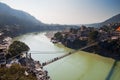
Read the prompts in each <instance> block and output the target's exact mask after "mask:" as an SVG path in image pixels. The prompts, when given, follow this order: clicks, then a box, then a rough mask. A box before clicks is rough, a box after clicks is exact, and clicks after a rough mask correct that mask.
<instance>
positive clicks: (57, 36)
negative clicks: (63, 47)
mask: <svg viewBox="0 0 120 80" xmlns="http://www.w3.org/2000/svg"><path fill="white" fill-rule="evenodd" d="M54 37H55V38H56V39H57V40H59V41H61V40H62V39H63V36H62V34H61V32H57V33H55V35H54Z"/></svg>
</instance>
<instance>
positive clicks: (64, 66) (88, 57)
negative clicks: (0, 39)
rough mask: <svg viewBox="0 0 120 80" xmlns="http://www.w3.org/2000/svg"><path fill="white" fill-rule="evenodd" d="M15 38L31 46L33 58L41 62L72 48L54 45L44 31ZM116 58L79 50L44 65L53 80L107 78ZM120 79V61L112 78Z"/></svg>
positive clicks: (102, 79)
mask: <svg viewBox="0 0 120 80" xmlns="http://www.w3.org/2000/svg"><path fill="white" fill-rule="evenodd" d="M15 40H20V41H22V42H25V43H26V44H27V45H28V46H29V47H30V52H31V53H32V58H33V59H35V60H39V61H40V62H41V63H42V62H45V61H48V60H50V59H53V58H55V57H57V56H61V55H63V54H67V53H68V52H69V51H71V49H68V48H66V47H64V46H62V45H54V44H53V43H51V42H50V39H48V38H47V37H46V36H45V32H44V33H29V34H25V35H22V36H19V37H16V38H15ZM113 63H114V60H113V59H111V58H106V57H102V56H99V55H97V54H91V53H87V52H83V51H79V52H77V53H75V54H72V55H70V56H67V57H65V58H63V59H60V60H58V61H56V62H54V63H51V64H49V65H47V66H45V67H44V69H46V70H47V71H48V72H49V75H50V77H51V78H52V80H106V77H107V76H108V74H109V72H110V70H111V67H112V65H113ZM119 79H120V62H118V63H117V65H116V67H115V70H114V72H113V75H112V76H111V80H119Z"/></svg>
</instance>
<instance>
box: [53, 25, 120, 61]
mask: <svg viewBox="0 0 120 80" xmlns="http://www.w3.org/2000/svg"><path fill="white" fill-rule="evenodd" d="M51 41H52V42H53V43H61V44H63V45H64V46H66V47H69V48H72V49H80V48H82V47H84V46H86V45H89V44H91V43H94V42H100V43H99V44H98V45H96V46H92V47H91V48H88V49H85V50H84V51H87V52H93V53H97V54H100V55H102V56H106V57H112V58H114V59H120V54H118V53H119V52H120V50H119V48H120V44H119V42H120V23H114V24H108V25H104V26H102V27H100V28H95V27H86V26H84V25H82V26H81V27H80V28H71V29H67V30H64V31H60V32H56V33H55V34H54V36H53V37H52V38H51Z"/></svg>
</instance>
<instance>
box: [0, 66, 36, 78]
mask: <svg viewBox="0 0 120 80" xmlns="http://www.w3.org/2000/svg"><path fill="white" fill-rule="evenodd" d="M25 71H27V68H25V67H22V66H20V65H19V64H12V66H11V67H10V68H6V67H2V68H0V80H37V78H36V76H35V75H33V74H32V73H29V75H28V76H25V74H24V73H25Z"/></svg>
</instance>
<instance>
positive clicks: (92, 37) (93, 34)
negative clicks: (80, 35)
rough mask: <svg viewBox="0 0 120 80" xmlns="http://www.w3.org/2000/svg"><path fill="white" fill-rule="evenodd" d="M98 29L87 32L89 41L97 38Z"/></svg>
mask: <svg viewBox="0 0 120 80" xmlns="http://www.w3.org/2000/svg"><path fill="white" fill-rule="evenodd" d="M98 34H99V33H98V31H92V32H90V33H89V41H90V42H94V41H96V40H97V38H98Z"/></svg>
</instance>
